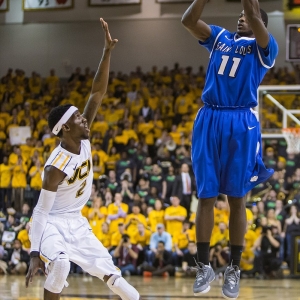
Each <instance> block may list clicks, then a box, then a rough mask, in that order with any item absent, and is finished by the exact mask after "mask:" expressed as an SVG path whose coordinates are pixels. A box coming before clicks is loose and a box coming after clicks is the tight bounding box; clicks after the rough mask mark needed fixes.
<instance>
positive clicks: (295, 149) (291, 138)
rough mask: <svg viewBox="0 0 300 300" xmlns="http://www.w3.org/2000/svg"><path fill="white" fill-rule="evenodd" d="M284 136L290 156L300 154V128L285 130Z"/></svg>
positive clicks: (283, 130)
mask: <svg viewBox="0 0 300 300" xmlns="http://www.w3.org/2000/svg"><path fill="white" fill-rule="evenodd" d="M282 134H283V136H284V138H285V139H286V142H287V149H286V152H287V153H288V154H298V153H300V128H283V129H282Z"/></svg>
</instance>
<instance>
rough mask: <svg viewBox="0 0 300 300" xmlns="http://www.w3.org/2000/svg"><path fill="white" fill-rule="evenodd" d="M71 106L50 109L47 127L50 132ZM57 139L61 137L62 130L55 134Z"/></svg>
mask: <svg viewBox="0 0 300 300" xmlns="http://www.w3.org/2000/svg"><path fill="white" fill-rule="evenodd" d="M71 106H72V105H71V104H66V105H60V106H57V107H54V108H53V109H51V111H50V113H49V116H48V126H49V128H50V130H51V131H52V130H53V128H54V126H55V125H56V124H57V123H58V121H59V120H60V119H61V118H62V116H63V115H64V114H65V113H66V111H67V110H68V109H69V108H70V107H71ZM57 136H58V137H62V130H60V131H59V132H58V134H57Z"/></svg>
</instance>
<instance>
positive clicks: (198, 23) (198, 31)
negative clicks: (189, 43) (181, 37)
mask: <svg viewBox="0 0 300 300" xmlns="http://www.w3.org/2000/svg"><path fill="white" fill-rule="evenodd" d="M207 2H208V0H194V2H193V3H192V4H191V5H190V6H189V8H188V9H187V10H186V12H185V13H184V14H183V16H182V19H181V23H182V24H183V26H184V27H185V28H186V29H187V30H188V31H189V32H190V33H191V34H192V36H194V37H195V38H196V39H198V40H200V41H201V42H204V41H205V40H207V39H208V38H209V37H210V34H211V29H210V27H209V26H208V25H207V24H206V23H205V22H203V21H202V20H200V17H201V15H202V12H203V10H204V6H205V4H206V3H207Z"/></svg>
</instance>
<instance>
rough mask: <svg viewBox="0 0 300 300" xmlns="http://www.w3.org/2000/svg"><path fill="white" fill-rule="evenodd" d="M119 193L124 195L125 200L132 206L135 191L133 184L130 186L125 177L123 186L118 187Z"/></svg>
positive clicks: (122, 182)
mask: <svg viewBox="0 0 300 300" xmlns="http://www.w3.org/2000/svg"><path fill="white" fill-rule="evenodd" d="M118 193H120V194H121V195H122V197H123V202H124V203H126V204H128V205H129V207H131V204H132V203H133V196H134V191H133V188H132V187H131V186H129V182H128V180H126V179H124V180H122V181H121V186H119V187H118Z"/></svg>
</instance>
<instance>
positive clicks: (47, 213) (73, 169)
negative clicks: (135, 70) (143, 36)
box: [26, 19, 140, 300]
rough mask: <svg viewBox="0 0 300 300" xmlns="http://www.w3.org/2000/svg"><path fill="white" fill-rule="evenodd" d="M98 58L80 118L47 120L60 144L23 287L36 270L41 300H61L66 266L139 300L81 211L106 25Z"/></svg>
mask: <svg viewBox="0 0 300 300" xmlns="http://www.w3.org/2000/svg"><path fill="white" fill-rule="evenodd" d="M100 21H101V24H102V27H103V30H104V32H105V47H104V50H103V56H102V59H101V62H100V65H99V67H98V70H97V72H96V75H95V78H94V81H93V85H92V91H91V95H90V98H89V100H88V102H87V104H86V106H85V108H84V112H83V114H81V113H80V112H79V111H78V109H77V108H76V107H74V106H71V105H65V106H58V107H56V108H54V109H53V110H52V111H51V112H50V114H49V118H48V124H49V127H50V129H51V130H52V132H53V133H54V134H55V135H57V136H59V137H60V139H61V143H60V145H59V146H58V147H57V148H56V149H54V151H53V152H52V154H51V155H50V157H49V159H48V160H47V162H46V164H45V170H44V173H43V187H42V191H41V195H40V198H39V201H38V204H37V205H36V207H35V209H34V212H33V218H32V226H31V232H30V236H31V252H30V257H31V260H30V266H29V270H28V274H27V276H26V287H28V283H29V282H32V278H33V276H34V274H35V273H36V272H37V270H38V269H39V268H41V269H42V270H43V271H45V273H46V276H47V278H46V281H45V284H44V299H45V300H57V299H60V293H61V292H62V290H63V287H64V286H67V282H66V279H67V276H68V274H69V270H70V261H72V262H74V263H75V264H77V265H79V266H80V267H81V268H82V269H83V270H84V271H85V272H87V273H89V274H91V275H93V276H96V277H98V278H100V279H101V280H103V281H104V282H106V283H107V285H108V287H109V288H110V289H111V290H112V291H113V292H114V293H115V294H117V295H119V296H120V297H121V298H122V299H124V300H138V299H140V296H139V293H138V292H137V290H136V289H135V288H134V287H132V286H131V285H130V284H128V282H127V281H126V280H125V279H124V278H122V277H121V273H120V270H119V269H118V268H116V267H115V266H114V264H113V262H112V258H111V256H110V254H109V253H108V251H107V250H106V248H105V247H104V246H103V245H102V244H101V242H100V241H99V240H98V239H97V238H96V237H95V235H94V234H93V233H92V231H91V228H90V226H89V224H88V221H87V220H86V218H84V217H83V216H82V215H81V213H80V211H81V209H82V207H83V206H84V205H85V203H86V202H87V201H88V199H89V197H90V194H91V190H92V182H93V171H92V155H91V145H90V142H89V140H88V138H89V131H90V130H89V128H90V127H91V124H92V122H93V120H94V118H95V116H96V114H97V111H98V109H99V106H100V104H101V101H102V98H103V96H104V94H105V93H106V89H107V84H108V77H109V66H110V56H111V51H112V49H113V48H114V47H115V44H116V43H117V40H112V38H111V36H110V33H109V30H108V25H107V23H106V22H105V21H104V20H103V19H100Z"/></svg>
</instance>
